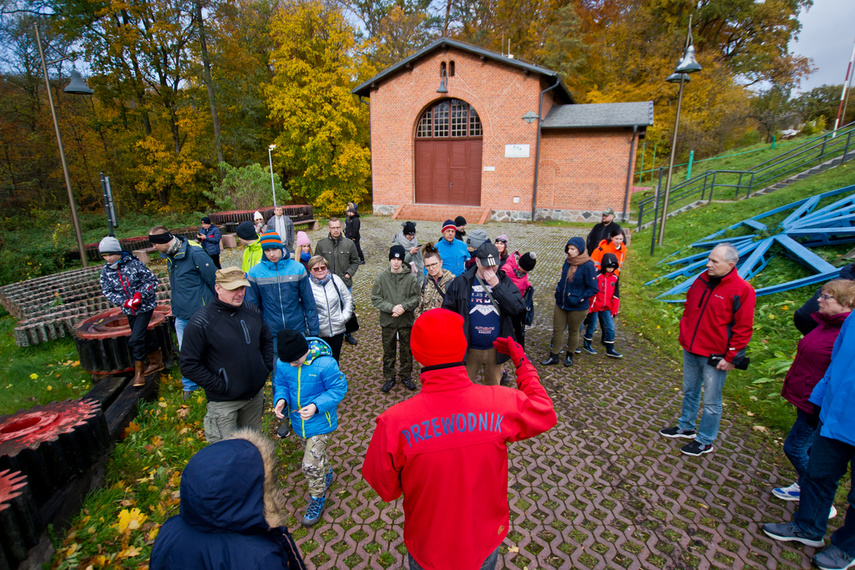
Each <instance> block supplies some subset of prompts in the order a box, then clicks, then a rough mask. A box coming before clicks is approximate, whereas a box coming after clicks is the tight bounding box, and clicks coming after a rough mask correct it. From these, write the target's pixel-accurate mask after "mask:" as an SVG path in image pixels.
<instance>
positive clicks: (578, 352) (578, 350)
mask: <svg viewBox="0 0 855 570" xmlns="http://www.w3.org/2000/svg"><path fill="white" fill-rule="evenodd" d="M573 353H574V354H582V349H581V348H579V347H578V346H577V347H576V350H574V351H573Z"/></svg>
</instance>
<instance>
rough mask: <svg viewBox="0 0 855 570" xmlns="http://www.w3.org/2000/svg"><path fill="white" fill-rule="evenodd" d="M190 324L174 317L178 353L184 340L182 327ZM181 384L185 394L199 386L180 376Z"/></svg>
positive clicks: (185, 320) (187, 320) (188, 320)
mask: <svg viewBox="0 0 855 570" xmlns="http://www.w3.org/2000/svg"><path fill="white" fill-rule="evenodd" d="M189 322H190V319H179V318H178V317H175V336H177V337H178V352H179V353H180V352H181V341H183V340H184V327H186V326H187V323H189ZM181 383H182V384H183V385H184V391H185V392H194V391H196V390H198V389H199V385H198V384H196V383H195V382H193V381H191V380H188V379H187V378H185V377H184V376H181Z"/></svg>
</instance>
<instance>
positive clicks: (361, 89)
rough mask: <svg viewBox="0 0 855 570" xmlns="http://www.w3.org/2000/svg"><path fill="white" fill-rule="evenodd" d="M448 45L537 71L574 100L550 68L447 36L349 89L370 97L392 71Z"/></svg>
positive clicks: (496, 60) (568, 98)
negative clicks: (373, 88)
mask: <svg viewBox="0 0 855 570" xmlns="http://www.w3.org/2000/svg"><path fill="white" fill-rule="evenodd" d="M449 47H450V48H455V49H459V50H461V51H465V52H468V53H471V54H474V55H477V56H478V57H481V58H483V59H489V60H492V61H495V62H499V63H502V64H504V65H509V66H511V67H516V68H519V69H522V70H523V71H525V72H526V73H538V74H540V75H543V76H545V77H549V78H551V79H552V80H553V81H552V83H553V85H554V84H555V83H558V84H559V90H560V91H561V93H562V94H563V96H564V97H563V98H565V99H566V100H567V101H569V102H570V103H574V102H575V99H574V98H573V95H572V93H570V91H569V90H568V89H567V86H566V85H564V82H562V81H561V78H560V77H559V76H558V73H557V72H555V71H552V70H551V69H546V68H545V67H540V66H537V65H533V64H531V63H526V62H524V61H520V60H518V59H512V58H510V57H508V56H506V55H504V54H501V53H496V52H494V51H491V50H488V49H484V48H480V47H477V46H473V45H470V44H467V43H464V42H460V41H457V40H452V39H449V38H440V39H438V40H437V41H435V42H433V43H432V44H430V45H429V46H427V47H424V48H422V49H420V50H419V51H417V52H416V53H414V54H412V55H410V56H409V57H406V58H404V59H402V60H401V61H399V62H398V63H396V64H395V65H393V66H392V67H389V68H386V69H384V70H383V71H381V72H380V73H378V74H377V75H375V76H374V77H372V78H371V79H369V80H368V81H366V82H365V83H363V84H361V85H359V86H357V87H356V88H355V89H353V90H352V91H351V93H353V94H355V95H360V96H363V97H370V96H371V88H372V87H375V86H376V84H377V83H379V82H381V81H383V80H385V79H387V78H388V77H390V76H391V75H393V74H394V73H396V72H397V71H399V70H401V69H407V68H409V67H411V66H412V64H413V62H415V61H416V60H418V59H420V58H422V57H424V56H426V55H428V54H429V53H431V52H433V51H436V50H438V49H444V48H449Z"/></svg>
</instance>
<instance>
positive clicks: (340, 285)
mask: <svg viewBox="0 0 855 570" xmlns="http://www.w3.org/2000/svg"><path fill="white" fill-rule="evenodd" d="M306 265H307V266H308V268H309V283H310V284H311V285H312V294H313V295H314V297H315V306H316V307H317V308H318V321H319V324H320V326H319V327H318V330H319V331H320V337H321V338H322V339H323V340H324V341H326V343H327V344H329V345H330V348H332V352H333V357H334V358H335V360H336V362H338V357H339V355H340V354H341V343H342V341H343V340H344V327H345V324H346V323H347V321H348V320H349V319H350V316H351V315H352V314H353V297H351V295H350V291H348V289H347V285H345V284H344V281H342V280H341V278H340V277H339V276H338V275H334V274H333V273H331V272H330V271H329V269H328V268H327V260H326V259H324V257H323V256H322V255H315V256H313V257H312V258H311V259H310V260H309V262H308V263H307V264H306Z"/></svg>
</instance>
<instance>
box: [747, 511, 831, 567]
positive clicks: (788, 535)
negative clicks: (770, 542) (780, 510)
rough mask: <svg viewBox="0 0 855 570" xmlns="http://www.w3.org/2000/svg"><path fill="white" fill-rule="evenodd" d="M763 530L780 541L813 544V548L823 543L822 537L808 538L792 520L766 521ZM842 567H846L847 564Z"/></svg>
mask: <svg viewBox="0 0 855 570" xmlns="http://www.w3.org/2000/svg"><path fill="white" fill-rule="evenodd" d="M763 532H765V533H766V534H767V535H768V536H771V537H772V538H774V539H775V540H780V541H781V542H801V543H802V544H804V545H805V546H813V547H814V548H819V547H821V546H823V545H824V544H825V542H824V541H823V540H822V539H823V537H821V536H820V537H819V538H810V537H808V536H806V535H805V534H804V533H803V532H802V529H800V528H799V526H798V525H797V524H796V523H794V522H792V521H791V522H788V523H766V524H764V525H763ZM826 550H828V549H826ZM843 568H847V566H844V567H843Z"/></svg>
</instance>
